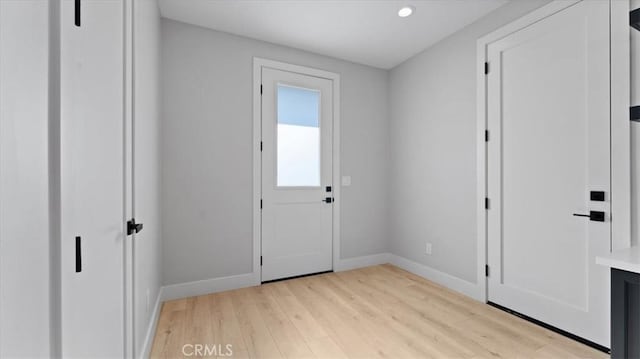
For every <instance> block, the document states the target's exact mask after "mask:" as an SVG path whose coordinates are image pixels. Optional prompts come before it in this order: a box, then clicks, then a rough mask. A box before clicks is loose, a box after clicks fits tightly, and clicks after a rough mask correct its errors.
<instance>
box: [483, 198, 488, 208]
mask: <svg viewBox="0 0 640 359" xmlns="http://www.w3.org/2000/svg"><path fill="white" fill-rule="evenodd" d="M484 209H489V198H488V197H485V198H484Z"/></svg>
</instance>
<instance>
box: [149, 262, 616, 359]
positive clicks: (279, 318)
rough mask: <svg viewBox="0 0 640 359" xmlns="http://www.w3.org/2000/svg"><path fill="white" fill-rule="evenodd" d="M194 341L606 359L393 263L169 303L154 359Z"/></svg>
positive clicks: (243, 348) (263, 351)
mask: <svg viewBox="0 0 640 359" xmlns="http://www.w3.org/2000/svg"><path fill="white" fill-rule="evenodd" d="M188 343H192V344H195V343H200V344H209V345H214V344H218V345H220V347H219V348H222V349H224V345H226V344H231V345H232V348H233V357H234V358H465V359H475V358H492V359H496V358H595V359H600V358H606V357H608V356H607V355H606V354H604V353H602V352H599V351H596V350H595V349H592V348H590V347H587V346H585V345H583V344H581V343H578V342H576V341H574V340H571V339H569V338H567V337H564V336H562V335H559V334H557V333H554V332H552V331H549V330H547V329H545V328H543V327H540V326H537V325H535V324H533V323H530V322H528V321H526V320H523V319H521V318H518V317H515V316H513V315H510V314H508V313H506V312H503V311H501V310H498V309H496V308H493V307H491V306H488V305H486V304H484V303H480V302H478V301H476V300H474V299H472V298H468V297H466V296H464V295H462V294H459V293H457V292H454V291H451V290H449V289H447V288H444V287H442V286H440V285H438V284H436V283H433V282H430V281H428V280H426V279H424V278H422V277H419V276H417V275H414V274H411V273H409V272H406V271H404V270H402V269H400V268H397V267H395V266H392V265H380V266H373V267H368V268H361V269H357V270H352V271H346V272H340V273H328V274H322V275H318V276H311V277H304V278H297V279H292V280H287V281H281V282H275V283H270V284H265V285H261V286H257V287H251V288H244V289H239V290H234V291H228V292H222V293H216V294H210V295H206V296H199V297H192V298H186V299H180V300H175V301H168V302H166V303H164V304H163V306H162V310H161V314H160V318H159V321H158V328H157V331H156V335H155V338H154V342H153V346H152V351H151V357H154V358H182V357H185V356H184V355H183V353H182V347H183V345H185V344H188ZM218 354H220V353H218ZM219 357H220V358H228V357H225V356H219Z"/></svg>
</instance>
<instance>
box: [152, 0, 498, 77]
mask: <svg viewBox="0 0 640 359" xmlns="http://www.w3.org/2000/svg"><path fill="white" fill-rule="evenodd" d="M507 1H508V0H413V1H411V0H407V1H401V0H160V1H159V2H160V12H161V14H162V16H163V17H166V18H169V19H173V20H178V21H182V22H186V23H189V24H193V25H199V26H203V27H207V28H210V29H214V30H218V31H223V32H227V33H231V34H235V35H240V36H246V37H250V38H254V39H258V40H263V41H268V42H272V43H276V44H280V45H285V46H290V47H294V48H298V49H302V50H307V51H311V52H315V53H318V54H322V55H326V56H331V57H336V58H339V59H343V60H348V61H352V62H356V63H360V64H365V65H370V66H374V67H378V68H383V69H390V68H393V67H395V66H396V65H398V64H400V63H402V62H403V61H405V60H407V59H408V58H410V57H411V56H413V55H415V54H417V53H419V52H421V51H422V50H424V49H426V48H428V47H429V46H431V45H433V44H435V43H436V42H438V41H440V40H441V39H443V38H445V37H447V36H448V35H451V34H452V33H454V32H456V31H458V30H460V29H462V28H463V27H465V26H466V25H468V24H470V23H472V22H474V21H475V20H477V19H479V18H480V17H482V16H484V15H486V14H487V13H489V12H491V11H492V10H495V9H496V8H498V7H499V6H501V5H504V4H505V3H506V2H507ZM404 5H411V6H413V7H415V11H414V14H413V15H411V16H409V17H407V18H401V17H399V16H398V10H399V9H400V8H401V7H402V6H404Z"/></svg>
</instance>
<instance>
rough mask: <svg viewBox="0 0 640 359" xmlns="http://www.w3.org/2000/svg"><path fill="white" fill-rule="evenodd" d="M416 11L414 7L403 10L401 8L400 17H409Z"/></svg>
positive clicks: (403, 8) (404, 7)
mask: <svg viewBox="0 0 640 359" xmlns="http://www.w3.org/2000/svg"><path fill="white" fill-rule="evenodd" d="M414 10H415V8H414V7H413V6H403V7H402V8H400V10H398V16H400V17H407V16H409V15H411V14H413V11H414Z"/></svg>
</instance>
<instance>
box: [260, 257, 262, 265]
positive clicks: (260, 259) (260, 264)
mask: <svg viewBox="0 0 640 359" xmlns="http://www.w3.org/2000/svg"><path fill="white" fill-rule="evenodd" d="M260 266H262V256H260Z"/></svg>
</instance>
